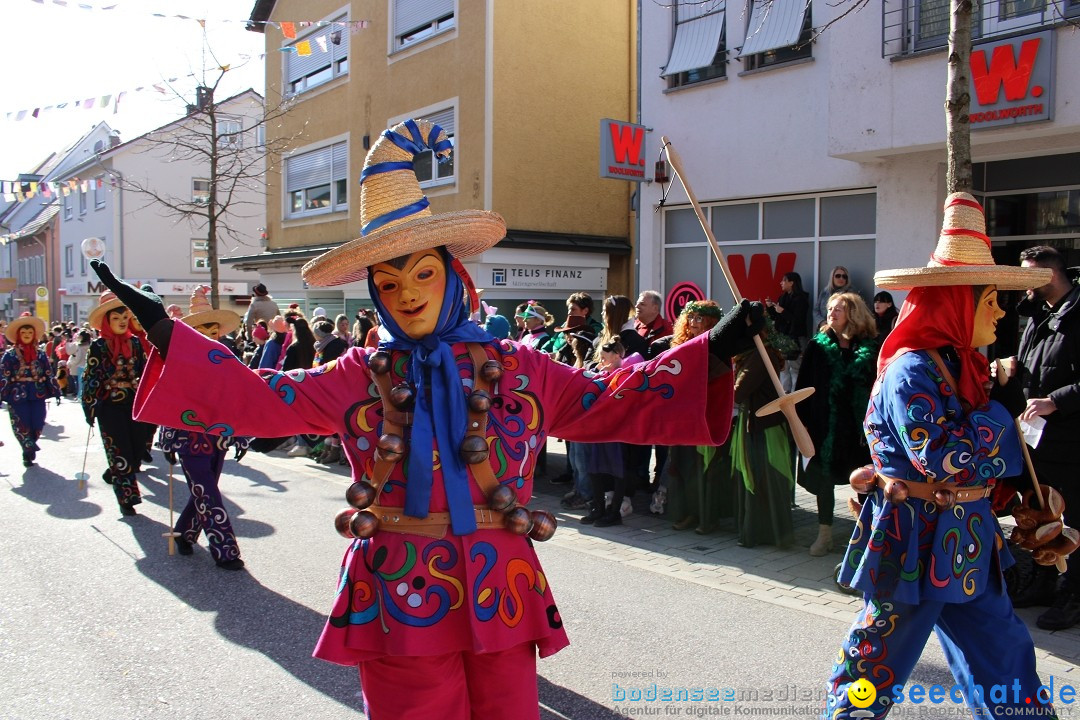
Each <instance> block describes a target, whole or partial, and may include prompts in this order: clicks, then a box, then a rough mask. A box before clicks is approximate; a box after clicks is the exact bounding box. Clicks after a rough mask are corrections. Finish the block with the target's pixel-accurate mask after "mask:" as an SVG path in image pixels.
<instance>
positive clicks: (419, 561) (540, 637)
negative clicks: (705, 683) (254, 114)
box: [92, 120, 764, 720]
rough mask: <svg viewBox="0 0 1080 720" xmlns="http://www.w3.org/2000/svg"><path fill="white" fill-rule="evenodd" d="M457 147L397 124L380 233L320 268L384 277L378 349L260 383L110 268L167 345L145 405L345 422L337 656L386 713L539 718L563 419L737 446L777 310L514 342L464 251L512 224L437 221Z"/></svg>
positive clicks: (465, 216)
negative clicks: (347, 476)
mask: <svg viewBox="0 0 1080 720" xmlns="http://www.w3.org/2000/svg"><path fill="white" fill-rule="evenodd" d="M450 149H451V145H450V142H449V141H448V140H447V139H446V134H445V132H443V130H442V129H441V128H439V127H438V126H437V125H433V124H432V123H428V122H425V121H422V120H417V121H412V120H410V121H407V122H404V123H401V124H399V125H398V126H396V127H395V128H393V129H392V130H388V131H386V132H385V133H384V134H383V136H382V137H381V138H380V139H379V140H378V141H377V142H376V143H375V144H374V145H373V146H372V149H371V151H370V153H369V154H368V157H367V160H366V162H365V168H364V171H363V174H362V176H361V177H362V178H363V179H362V180H361V196H362V198H361V208H362V210H361V213H360V214H361V224H362V227H363V228H364V229H363V230H362V237H360V238H358V239H356V240H352V241H350V242H348V243H345V244H343V245H341V246H340V247H337V248H335V249H334V250H331V251H330V252H328V253H325V254H324V255H322V256H320V257H319V258H317V259H315V260H313V261H312V262H311V263H309V264H308V265H307V266H306V267H305V268H304V278H305V280H306V281H307V282H308V283H309V284H311V285H319V286H324V285H340V284H343V283H347V282H354V281H357V280H361V279H363V278H365V277H366V278H367V282H368V290H369V292H370V294H371V298H372V301H373V302H374V303H375V305H376V307H377V309H378V312H379V315H380V316H381V317H382V320H383V323H384V325H383V331H382V336H381V340H380V346H379V348H378V350H377V351H371V350H367V349H360V348H353V349H351V350H349V351H348V352H346V353H345V354H344V355H342V356H341V357H339V358H338V359H337V360H334V361H332V362H330V363H329V364H327V365H323V366H319V367H317V368H314V369H312V368H297V369H295V370H290V371H288V372H284V373H282V372H277V373H275V372H262V373H260V374H258V375H257V374H255V373H252V372H251V371H250V370H249V369H247V368H246V367H244V365H243V364H242V363H240V362H238V361H236V359H235V358H233V357H231V356H230V355H229V354H228V353H227V352H226V351H225V350H224V349H223V348H222V347H221V346H220V345H218V344H217V343H213V342H211V341H210V340H208V339H207V338H204V337H202V336H201V335H200V334H199V333H197V332H195V331H194V330H193V329H191V328H189V327H188V326H187V325H185V324H184V323H177V322H174V321H171V320H169V319H168V318H167V317H166V314H165V310H164V308H163V307H162V306H161V304H160V299H159V298H156V297H152V296H149V295H148V294H146V293H142V292H140V291H139V290H137V289H136V288H134V287H132V286H130V285H127V284H125V283H123V282H120V281H119V280H117V278H115V277H114V276H113V275H112V273H111V272H110V271H109V268H108V266H106V265H104V264H102V263H99V262H96V261H95V262H94V263H92V266H93V268H94V270H95V272H97V273H98V275H99V276H100V277H101V278H102V280H103V281H104V282H105V284H106V286H107V287H110V288H112V289H113V290H114V291H115V292H117V293H118V294H119V295H120V296H121V297H122V298H124V300H125V302H127V303H128V304H129V306H131V307H132V308H133V310H134V311H135V312H137V313H138V314H139V316H140V318H142V321H143V324H144V325H146V327H147V328H149V337H150V340H151V341H152V342H153V343H154V346H155V347H156V352H154V353H153V354H152V355H151V360H150V365H149V366H148V368H147V374H146V376H145V377H144V378H143V382H142V384H141V385H140V387H139V393H138V399H137V405H136V407H137V412H138V413H139V416H140V417H147V418H152V419H154V420H156V421H159V422H163V423H165V424H173V425H175V424H177V423H180V422H188V423H191V422H195V421H197V422H199V423H202V424H203V426H205V427H206V428H207V430H208V432H210V433H211V434H220V435H235V434H241V433H242V434H251V435H255V436H280V435H286V434H293V433H310V432H315V433H319V434H322V435H328V434H331V433H339V434H340V436H341V438H342V444H343V446H344V448H345V452H346V454H347V455H348V458H349V462H350V465H351V466H352V475H353V479H354V481H355V482H354V483H353V485H352V486H351V487H350V488H349V491H348V493H347V494H346V499H347V500H348V502H349V503H350V507H349V508H346V509H345V510H343V511H342V512H341V513H339V514H338V516H337V518H336V519H335V525H336V527H337V529H338V531H339V532H341V533H342V534H343V535H346V536H347V537H349V538H350V543H349V546H348V548H347V550H346V552H345V556H344V559H343V564H342V568H341V574H340V579H339V581H338V582H337V587H338V595H337V598H336V600H335V601H334V606H333V609H332V610H331V612H330V617H329V619H328V621H327V624H326V627H325V629H324V631H323V635H322V638H321V639H320V640H319V643H318V645H317V647H316V650H315V656H316V657H318V658H320V659H323V660H327V661H330V662H334V663H338V664H341V665H348V666H353V667H358V668H359V674H360V681H361V686H362V689H363V695H364V701H365V705H366V712H367V716H368V717H370V718H371V719H372V720H427V719H428V718H435V717H437V718H440V720H470V719H471V720H480V719H481V718H483V719H484V720H486V719H487V718H513V720H530V719H532V720H537V719H538V718H539V705H538V697H537V695H538V688H537V676H536V656H537V653H538V652H539V655H540V656H542V657H546V656H548V655H551V654H553V653H555V652H557V651H559V650H560V649H562V648H563V647H564V646H566V644H567V642H568V640H567V637H566V632H565V630H564V628H563V621H562V617H561V616H560V614H559V608H558V607H557V606H556V604H555V600H554V597H553V596H552V591H551V586H550V584H549V583H548V580H547V576H546V575H545V574H544V571H543V569H542V568H541V566H540V561H539V560H538V558H537V557H536V551H535V550H534V548H533V545H532V540H544V539H547V538H548V537H550V536H551V533H553V532H554V530H555V522H554V517H553V516H551V515H550V514H549V513H546V512H543V511H530V510H529V509H528V508H527V507H525V504H526V503H528V501H529V499H530V497H531V495H532V488H533V473H534V469H535V465H536V460H537V456H538V454H539V448H540V447H542V446H543V444H544V442H545V438H546V437H547V434H548V433H549V432H551V433H556V434H558V435H559V436H560V437H565V438H567V439H570V440H576V441H581V442H602V441H607V440H613V441H624V440H631V439H634V438H637V437H640V435H641V433H642V432H645V429H646V428H647V429H648V431H649V432H652V433H654V434H655V437H656V440H657V441H658V442H665V443H670V442H687V443H693V444H714V445H718V444H720V443H722V442H723V441H724V440H725V439H726V437H727V433H728V430H729V428H730V422H729V421H730V418H731V410H732V379H731V373H730V372H726V373H725V372H723V371H724V369H729V368H730V365H729V363H730V360H731V356H732V355H733V354H734V353H735V351H736V349H737V347H738V346H739V345H740V343H745V342H748V341H749V337H748V335H749V334H750V333H752V332H754V323H755V322H758V323H760V322H763V315H764V309H763V308H762V307H761V306H760V305H758V306H751V304H750V303H744V304H742V305H740V306H739V307H737V308H736V309H735V310H733V311H731V312H729V313H728V314H727V315H725V316H724V318H723V319H722V320H721V321H720V323H718V324H717V326H716V327H715V328H713V330H712V331H710V332H709V333H708V334H707V335H708V337H706V336H704V335H703V336H702V337H700V338H695V339H694V340H691V341H689V342H687V343H684V344H683V345H680V346H679V347H677V348H675V349H673V350H671V351H670V352H669V353H666V354H664V355H661V356H660V357H658V358H656V359H655V360H653V361H651V362H643V363H639V364H637V365H633V366H630V367H627V368H621V369H620V370H617V371H615V372H613V373H611V374H609V375H605V376H602V377H600V376H594V375H593V374H591V373H586V372H585V371H584V370H580V369H574V368H570V367H568V366H566V365H561V364H558V363H554V362H552V361H551V360H550V358H549V357H548V356H547V355H545V354H543V353H540V352H537V351H534V350H532V349H530V348H528V347H525V346H524V345H522V344H519V343H515V342H511V341H506V340H503V341H499V340H495V339H494V338H493V337H491V336H490V335H489V334H487V333H486V332H485V331H484V330H483V329H481V328H480V327H478V326H477V325H476V324H475V323H472V322H470V321H469V312H470V306H471V308H472V309H475V308H476V307H478V302H477V301H476V300H475V291H473V292H469V291H468V290H467V288H470V287H471V280H469V278H468V275H467V273H466V272H465V270H464V267H463V266H462V264H461V260H462V259H466V258H470V257H475V256H476V255H478V254H480V253H481V252H483V251H484V250H487V249H488V248H490V247H492V246H494V245H495V244H496V243H497V242H498V241H499V240H501V239H502V238H503V237H504V236H505V234H506V224H505V222H504V221H503V219H502V218H501V217H500V216H498V215H497V214H495V213H493V212H490V211H480V210H460V211H455V212H450V213H444V214H437V215H436V214H432V213H431V211H430V210H428V209H427V206H428V201H427V199H426V198H425V197H424V196H423V194H422V192H421V191H420V188H419V184H418V182H417V179H416V176H415V174H414V173H413V171H412V169H411V168H412V163H411V160H412V159H413V158H414V157H415V156H416V155H418V154H420V153H423V152H427V151H428V150H431V151H433V152H434V153H435V154H436V156H438V157H440V158H446V157H447V156H448V155H449V153H450ZM466 297H469V299H470V302H468V303H466V302H465V298H466ZM710 365H715V366H716V367H717V369H718V370H720V374H719V375H718V376H717V377H716V378H715V379H712V380H710V379H709V373H708V370H709V366H710ZM223 398H227V401H222V399H223ZM181 418H185V419H186V420H183V421H182V420H181Z"/></svg>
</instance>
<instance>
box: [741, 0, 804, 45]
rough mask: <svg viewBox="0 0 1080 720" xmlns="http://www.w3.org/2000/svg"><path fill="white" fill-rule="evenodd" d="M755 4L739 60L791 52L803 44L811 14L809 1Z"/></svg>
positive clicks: (772, 0) (777, 0) (761, 0)
mask: <svg viewBox="0 0 1080 720" xmlns="http://www.w3.org/2000/svg"><path fill="white" fill-rule="evenodd" d="M753 3H754V9H753V11H752V12H751V13H750V23H749V24H748V25H747V26H746V42H744V43H743V46H742V50H741V51H740V52H739V57H745V56H747V55H756V54H758V53H763V52H768V51H769V50H780V49H782V48H789V47H791V46H792V45H794V44H795V43H797V42H798V41H799V35H800V34H802V27H803V18H805V17H806V12H807V10H808V7H807V3H806V0H753Z"/></svg>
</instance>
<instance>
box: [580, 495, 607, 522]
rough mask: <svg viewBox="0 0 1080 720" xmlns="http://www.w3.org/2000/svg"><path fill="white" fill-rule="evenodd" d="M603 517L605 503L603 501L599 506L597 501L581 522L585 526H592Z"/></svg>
mask: <svg viewBox="0 0 1080 720" xmlns="http://www.w3.org/2000/svg"><path fill="white" fill-rule="evenodd" d="M602 517H604V501H603V500H601V501H600V504H599V505H598V504H597V503H596V501H593V505H592V509H591V510H589V512H588V513H586V514H585V515H584V516H582V518H581V522H582V523H584V524H585V525H591V524H592V523H594V522H596V521H597V520H599V519H600V518H602Z"/></svg>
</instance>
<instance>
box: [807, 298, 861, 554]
mask: <svg viewBox="0 0 1080 720" xmlns="http://www.w3.org/2000/svg"><path fill="white" fill-rule="evenodd" d="M876 338H877V323H876V322H875V321H874V316H873V315H872V314H871V313H870V309H869V308H867V307H866V303H865V302H863V299H862V298H861V297H859V295H857V294H856V293H853V292H840V293H836V294H835V295H833V296H832V297H831V298H829V302H828V305H827V312H826V315H825V326H824V327H823V328H822V330H821V332H819V333H818V334H817V335H815V336H814V337H813V338H811V340H810V342H809V344H808V345H807V346H806V352H805V353H804V354H803V361H802V367H800V368H799V377H798V379H797V380H796V381H795V388H796V389H800V388H805V387H813V388H814V390H815V392H814V394H813V395H811V396H810V397H809V398H807V399H806V400H805V401H803V402H801V403H799V404H798V405H796V406H795V407H796V408H797V410H798V412H799V418H800V419H801V420H802V422H803V424H804V425H805V426H806V428H807V429H808V430H809V431H810V438H811V439H812V440H813V441H814V447H815V448H817V454H816V455H815V456H814V457H812V458H811V459H810V462H809V463H808V464H807V466H806V470H805V472H802V473H800V475H799V484H800V485H802V486H803V487H804V488H806V489H807V490H809V491H810V492H811V493H813V494H814V495H816V496H817V511H818V536H817V539H816V540H815V541H814V543H813V544H812V545H811V546H810V554H811V555H813V556H815V557H818V556H821V555H825V554H827V553H828V552H830V551H831V550H832V547H833V538H832V525H833V505H835V503H836V491H835V486H836V485H844V484H847V480H848V475H849V474H850V473H851V471H852V469H854V468H857V467H859V466H860V465H866V464H867V463H868V462H870V450H869V449H868V448H867V445H866V438H865V436H864V435H863V429H862V421H863V417H865V415H866V406H867V404H868V403H869V402H870V388H871V387H872V386H873V384H874V377H875V375H876V363H877V355H878V343H877V340H876Z"/></svg>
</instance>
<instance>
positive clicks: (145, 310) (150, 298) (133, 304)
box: [90, 260, 169, 350]
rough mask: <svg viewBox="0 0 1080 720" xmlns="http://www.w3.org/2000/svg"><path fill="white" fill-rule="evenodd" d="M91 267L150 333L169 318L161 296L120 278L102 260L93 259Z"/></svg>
mask: <svg viewBox="0 0 1080 720" xmlns="http://www.w3.org/2000/svg"><path fill="white" fill-rule="evenodd" d="M90 267H92V268H93V269H94V272H96V273H97V276H98V277H99V278H101V282H103V283H104V284H105V287H107V288H109V289H110V290H112V291H113V292H114V293H116V297H117V299H118V300H120V302H122V303H124V305H126V306H127V308H128V310H130V311H131V312H132V313H133V314H134V315H135V318H136V319H137V320H138V321H139V324H140V325H142V326H143V328H145V329H146V331H147V332H148V333H149V332H150V329H151V328H153V327H154V325H156V324H157V323H158V322H159V321H161V320H166V319H168V317H169V314H168V313H167V312H165V305H164V304H163V303H162V302H161V298H160V297H158V296H157V295H155V294H154V293H152V292H147V291H145V290H139V289H138V288H137V287H135V286H134V285H131V284H129V283H126V282H124V281H123V280H118V279H117V278H116V276H115V275H113V274H112V270H110V269H109V266H108V265H106V264H105V263H103V262H101V261H100V260H91V261H90ZM155 344H156V343H155ZM158 349H159V350H161V349H162V348H160V347H159V348H158Z"/></svg>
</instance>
